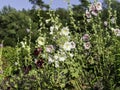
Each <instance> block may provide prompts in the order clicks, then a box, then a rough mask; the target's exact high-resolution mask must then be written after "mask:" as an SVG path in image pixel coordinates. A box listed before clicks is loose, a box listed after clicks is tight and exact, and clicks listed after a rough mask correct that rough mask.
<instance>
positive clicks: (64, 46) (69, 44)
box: [63, 42, 71, 51]
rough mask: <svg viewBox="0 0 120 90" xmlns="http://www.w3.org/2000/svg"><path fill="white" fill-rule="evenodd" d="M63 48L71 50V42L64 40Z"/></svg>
mask: <svg viewBox="0 0 120 90" xmlns="http://www.w3.org/2000/svg"><path fill="white" fill-rule="evenodd" d="M63 49H64V50H66V51H70V50H71V42H65V43H64V45H63Z"/></svg>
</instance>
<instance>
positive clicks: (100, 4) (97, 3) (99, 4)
mask: <svg viewBox="0 0 120 90" xmlns="http://www.w3.org/2000/svg"><path fill="white" fill-rule="evenodd" d="M95 7H96V10H97V11H100V10H102V3H101V2H96V3H95Z"/></svg>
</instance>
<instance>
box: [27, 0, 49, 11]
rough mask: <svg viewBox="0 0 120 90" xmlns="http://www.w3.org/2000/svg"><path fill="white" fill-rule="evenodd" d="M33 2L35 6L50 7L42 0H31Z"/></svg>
mask: <svg viewBox="0 0 120 90" xmlns="http://www.w3.org/2000/svg"><path fill="white" fill-rule="evenodd" d="M29 2H31V3H32V4H33V7H34V8H36V6H38V7H39V8H40V9H42V10H43V9H49V5H47V4H45V3H44V2H43V1H42V0H29Z"/></svg>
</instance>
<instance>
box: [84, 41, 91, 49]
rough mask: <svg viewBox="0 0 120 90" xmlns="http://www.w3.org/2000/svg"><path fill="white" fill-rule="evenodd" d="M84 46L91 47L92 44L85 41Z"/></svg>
mask: <svg viewBox="0 0 120 90" xmlns="http://www.w3.org/2000/svg"><path fill="white" fill-rule="evenodd" d="M83 46H84V48H85V49H89V48H90V47H91V44H90V42H85V43H84V45H83Z"/></svg>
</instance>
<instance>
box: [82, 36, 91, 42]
mask: <svg viewBox="0 0 120 90" xmlns="http://www.w3.org/2000/svg"><path fill="white" fill-rule="evenodd" d="M89 39H90V36H89V34H84V35H83V37H82V40H83V41H89Z"/></svg>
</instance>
